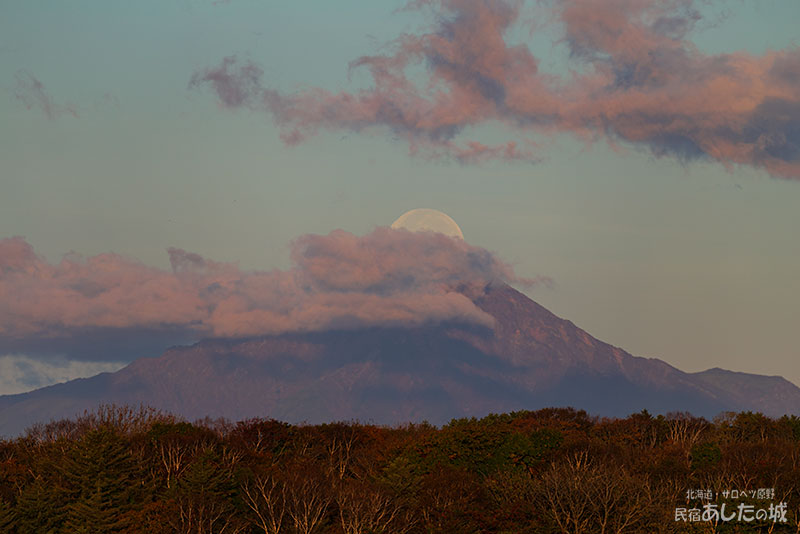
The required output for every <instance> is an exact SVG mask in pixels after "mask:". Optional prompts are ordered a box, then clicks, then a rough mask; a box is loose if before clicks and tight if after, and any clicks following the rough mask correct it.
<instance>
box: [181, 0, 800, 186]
mask: <svg viewBox="0 0 800 534" xmlns="http://www.w3.org/2000/svg"><path fill="white" fill-rule="evenodd" d="M541 4H542V2H540V3H538V4H537V5H541ZM545 5H547V6H548V12H549V15H548V16H543V17H542V16H540V17H539V19H537V20H536V21H535V24H530V22H529V17H527V16H523V11H524V10H525V8H526V4H525V3H524V2H521V1H511V0H417V1H414V2H410V3H409V4H408V6H407V9H410V10H420V11H422V12H423V13H426V14H428V15H429V17H430V21H431V22H430V24H429V25H428V26H427V27H426V28H425V29H423V30H421V31H419V32H417V33H409V34H405V35H402V36H401V37H399V38H397V39H396V40H395V41H393V42H392V43H391V44H390V46H389V50H390V51H389V52H388V53H386V54H383V55H368V56H363V57H360V58H357V59H355V60H354V61H353V62H352V63H351V64H350V68H351V69H366V70H367V71H368V73H369V75H370V77H371V80H372V84H371V86H370V87H369V88H366V89H362V90H358V91H353V92H347V91H342V92H332V91H329V90H326V89H322V88H315V89H310V90H305V91H301V92H297V93H292V94H288V93H281V92H278V91H276V90H274V89H272V88H269V87H267V86H265V85H264V84H263V82H262V70H261V68H260V67H258V66H257V65H255V64H254V63H252V62H244V63H240V62H239V61H238V60H237V59H236V58H235V57H233V56H231V57H226V58H225V59H224V60H223V61H222V63H221V64H220V65H219V66H218V67H215V68H210V69H206V70H201V71H198V72H197V73H195V75H194V76H193V77H192V80H191V84H190V85H191V86H192V87H198V86H201V85H209V86H210V87H211V88H212V89H213V90H214V92H215V93H216V95H217V97H218V98H219V102H220V104H221V105H222V106H224V107H226V108H239V107H248V108H251V109H263V110H265V111H267V112H268V113H270V114H271V115H272V117H273V119H274V121H275V122H276V123H277V124H278V125H279V127H280V128H281V137H282V139H283V140H284V142H286V143H287V144H296V143H300V142H302V141H304V140H305V139H306V138H308V137H309V136H312V135H314V134H316V133H318V132H320V131H323V130H349V131H354V132H360V131H363V130H366V129H370V128H382V129H385V130H387V131H389V132H391V133H392V134H393V135H394V136H396V137H398V138H401V139H403V140H405V141H406V142H407V143H408V145H409V148H410V151H411V152H412V153H413V154H419V155H423V156H429V157H450V158H454V159H456V160H459V161H461V162H465V163H471V162H477V161H483V160H486V159H513V160H532V161H533V160H536V159H537V158H538V157H539V155H538V154H537V151H536V139H537V138H539V137H541V136H545V137H546V136H552V135H554V134H557V133H562V132H566V133H571V134H574V135H575V136H577V137H579V138H580V139H582V140H589V141H593V140H599V139H604V140H606V141H607V142H609V143H612V144H616V143H626V144H630V145H632V146H636V147H642V148H645V149H647V150H649V151H650V152H651V153H652V154H654V155H656V156H668V157H673V158H677V159H678V160H681V161H691V160H696V159H709V160H715V161H717V162H719V163H721V164H723V165H725V166H726V167H732V166H733V165H737V164H739V165H748V166H752V167H756V168H761V169H764V170H766V171H767V172H769V173H770V174H772V175H773V176H776V177H783V178H791V179H798V178H800V117H798V111H797V109H798V105H800V92H798V84H797V79H798V76H800V50H798V49H797V48H789V49H786V50H780V51H770V52H767V53H765V54H763V55H760V56H756V55H752V54H748V53H746V52H732V53H723V54H705V53H703V52H701V51H700V50H699V49H698V48H697V47H696V46H695V44H694V43H693V42H692V40H691V37H692V34H693V31H694V29H695V27H696V26H697V24H698V22H699V21H700V20H701V14H700V12H699V10H698V9H697V8H696V6H695V2H694V1H693V0H555V1H553V2H552V3H551V4H545ZM539 15H541V13H539ZM550 15H552V16H550ZM545 19H546V20H550V19H552V22H550V25H551V26H554V27H556V28H557V29H558V30H559V31H560V41H559V42H560V43H561V44H564V45H565V46H567V47H568V50H569V67H570V74H569V75H566V76H555V75H553V74H548V73H545V72H543V71H542V70H541V69H540V59H539V58H538V57H536V56H535V55H534V54H533V53H532V52H531V50H530V48H529V47H528V46H527V45H526V44H525V43H521V44H510V43H509V34H510V33H511V31H512V30H513V29H515V28H518V27H520V26H522V25H529V29H530V31H532V32H535V31H543V27H544V26H545V25H546V24H545V23H544V22H542V21H543V20H545ZM415 66H423V67H424V74H423V75H422V76H419V75H414V76H412V75H410V74H409V73H410V72H411V70H412V67H415ZM482 125H501V126H502V127H503V129H504V131H505V132H507V135H508V136H509V139H508V140H507V141H505V142H503V143H499V144H487V143H483V142H480V141H478V140H476V139H472V138H471V137H470V132H471V131H472V130H473V129H474V128H473V127H477V126H482Z"/></svg>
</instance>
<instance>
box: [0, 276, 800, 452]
mask: <svg viewBox="0 0 800 534" xmlns="http://www.w3.org/2000/svg"><path fill="white" fill-rule="evenodd" d="M473 300H474V302H475V304H476V305H477V306H478V307H480V308H481V309H483V310H484V311H485V312H487V313H488V314H490V315H491V316H493V317H494V318H495V321H496V323H495V325H494V328H486V327H477V326H472V325H463V324H444V325H441V324H440V325H436V326H429V327H422V328H370V329H362V330H343V331H328V332H319V333H302V334H285V335H279V336H269V337H260V338H252V339H235V340H233V339H225V340H220V339H212V340H205V341H201V342H199V343H197V344H195V345H192V346H187V347H175V348H172V349H169V350H167V351H166V352H165V353H164V354H163V355H161V356H160V357H157V358H142V359H139V360H137V361H135V362H133V363H132V364H130V365H129V366H127V367H125V368H124V369H121V370H120V371H117V372H115V373H105V374H101V375H98V376H95V377H92V378H87V379H79V380H73V381H70V382H67V383H64V384H58V385H55V386H50V387H46V388H42V389H39V390H36V391H32V392H29V393H24V394H20V395H7V396H2V397H0V435H5V436H13V435H16V434H19V433H20V432H22V431H23V430H24V428H26V427H27V426H29V425H31V424H33V423H35V422H47V421H49V420H51V419H53V418H61V417H70V416H73V415H75V414H76V413H80V412H82V411H83V410H85V409H90V410H91V409H93V408H94V407H96V406H97V405H98V404H100V403H117V404H120V403H124V404H133V405H139V404H146V405H150V406H153V407H156V408H159V409H163V410H167V411H170V412H173V413H176V414H180V415H182V416H184V417H186V418H188V419H194V418H201V417H206V416H210V417H227V418H229V419H234V420H237V419H244V418H248V417H272V418H276V419H280V420H285V421H289V422H302V421H307V422H310V423H317V422H324V421H331V420H353V419H357V420H360V421H364V422H373V423H379V424H395V423H402V422H407V421H422V420H427V421H429V422H432V423H436V424H440V423H444V422H446V421H448V420H449V419H451V418H455V417H465V416H482V415H486V414H487V413H490V412H507V411H513V410H520V409H538V408H542V407H545V406H573V407H576V408H582V409H586V410H587V411H589V412H590V413H593V414H598V415H606V416H626V415H628V414H630V413H633V412H638V411H641V410H643V409H647V410H649V411H650V412H653V413H666V412H673V411H689V412H692V413H693V414H695V415H701V416H705V417H709V418H710V417H713V416H715V415H716V414H718V413H720V412H722V411H728V410H732V411H741V410H752V411H760V412H762V413H764V414H767V415H771V416H780V415H783V414H785V413H795V414H796V413H800V388H797V387H796V386H795V385H793V384H792V383H790V382H788V381H787V380H785V379H783V378H781V377H776V376H760V375H752V374H746V373H736V372H732V371H725V370H722V369H710V370H708V371H704V372H701V373H685V372H682V371H680V370H678V369H676V368H674V367H672V366H670V365H669V364H667V363H665V362H663V361H661V360H658V359H654V358H640V357H636V356H632V355H630V354H628V353H627V352H625V351H623V350H621V349H619V348H616V347H613V346H611V345H608V344H607V343H603V342H602V341H599V340H597V339H595V338H593V337H592V336H590V335H589V334H587V333H586V332H584V331H583V330H581V329H580V328H578V327H577V326H575V325H574V324H572V323H571V322H570V321H567V320H564V319H561V318H559V317H556V316H555V315H553V314H552V313H550V312H549V311H548V310H546V309H545V308H543V307H542V306H540V305H538V304H536V303H535V302H534V301H532V300H531V299H529V298H528V297H526V296H525V295H523V294H522V293H519V292H518V291H516V290H514V289H513V288H511V287H508V286H497V287H489V288H486V289H485V290H484V291H480V292H478V294H477V296H475V297H474V299H473Z"/></svg>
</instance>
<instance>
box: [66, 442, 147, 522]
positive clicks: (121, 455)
mask: <svg viewBox="0 0 800 534" xmlns="http://www.w3.org/2000/svg"><path fill="white" fill-rule="evenodd" d="M63 474H64V477H65V480H66V481H67V483H68V484H69V485H70V488H71V490H72V495H71V496H72V499H71V502H70V504H69V505H68V510H67V518H66V523H65V529H64V531H65V532H70V533H72V532H74V533H80V534H94V533H97V534H100V533H107V532H108V533H112V532H118V531H120V530H121V529H122V528H123V527H124V526H125V525H124V524H122V521H121V520H120V518H121V517H124V516H125V514H126V512H128V511H129V510H130V509H131V507H132V505H133V504H134V502H135V500H136V497H137V489H138V487H137V486H138V484H137V482H136V478H137V477H136V475H137V472H136V463H135V461H134V460H133V458H132V456H131V454H130V451H129V449H128V446H127V444H126V442H125V440H124V439H123V438H122V436H120V435H119V434H118V433H117V432H115V431H114V430H113V429H111V428H100V429H97V430H92V431H90V432H88V433H87V434H86V435H85V436H84V437H83V439H81V440H80V441H78V442H77V443H76V444H75V447H73V448H72V450H71V451H70V454H69V455H68V457H67V460H66V461H65V462H64V466H63Z"/></svg>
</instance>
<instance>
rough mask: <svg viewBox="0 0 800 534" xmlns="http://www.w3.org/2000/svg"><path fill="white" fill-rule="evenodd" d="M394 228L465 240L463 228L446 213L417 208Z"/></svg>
mask: <svg viewBox="0 0 800 534" xmlns="http://www.w3.org/2000/svg"><path fill="white" fill-rule="evenodd" d="M392 228H394V229H395V230H397V229H398V228H405V229H406V230H408V231H410V232H438V233H440V234H444V235H447V236H450V237H457V238H459V239H461V240H463V239H464V234H463V233H461V228H459V227H458V225H457V224H456V222H455V221H454V220H453V219H451V218H450V216H449V215H447V214H446V213H442V212H441V211H439V210H431V209H426V208H417V209H415V210H411V211H407V212H405V213H404V214H402V215H401V216H400V217H398V218H397V220H396V221H395V222H393V223H392Z"/></svg>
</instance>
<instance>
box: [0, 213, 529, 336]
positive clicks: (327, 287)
mask: <svg viewBox="0 0 800 534" xmlns="http://www.w3.org/2000/svg"><path fill="white" fill-rule="evenodd" d="M169 255H170V261H171V264H172V270H171V271H167V270H161V269H156V268H153V267H149V266H147V265H144V264H142V263H139V262H137V261H135V260H132V259H129V258H125V257H122V256H119V255H116V254H101V255H98V256H93V257H90V258H87V259H84V258H80V257H76V256H74V255H68V256H66V257H64V258H63V259H62V260H61V261H60V262H59V263H56V264H53V263H50V262H48V261H46V260H45V259H43V258H41V257H40V256H38V255H36V254H35V252H34V251H33V248H32V247H31V246H30V245H29V244H28V243H27V242H26V241H24V240H23V239H22V238H18V237H17V238H11V239H4V240H0V338H6V339H23V340H24V339H28V338H29V339H41V338H47V337H65V336H66V337H68V336H69V334H70V333H71V332H80V333H85V332H90V331H92V330H97V329H135V330H143V329H144V330H158V329H172V330H189V331H194V332H196V333H197V334H198V336H222V337H227V336H253V335H262V334H278V333H283V332H290V331H315V330H324V329H330V328H356V327H364V326H411V325H414V326H417V325H422V324H426V323H441V322H446V321H458V322H467V323H476V324H481V325H485V326H491V324H492V320H491V318H490V317H489V316H488V315H486V314H485V313H484V312H483V311H481V310H480V309H478V308H477V307H476V306H475V305H474V304H473V303H472V301H471V300H470V299H469V298H468V297H467V296H465V294H464V293H465V289H464V288H465V287H467V286H468V287H471V288H482V287H485V286H486V285H487V284H491V283H497V282H507V281H518V282H526V281H525V280H521V279H519V278H517V277H516V276H515V275H514V273H513V271H512V269H511V268H510V267H509V266H508V265H506V264H504V263H502V262H500V261H499V260H497V259H496V258H495V257H494V256H493V255H492V254H490V253H489V252H488V251H486V250H484V249H481V248H478V247H473V246H470V245H468V244H466V243H465V242H463V241H461V240H455V239H451V238H448V237H446V236H443V235H440V234H424V233H423V234H419V233H417V234H414V233H410V232H408V231H405V230H391V229H388V228H378V229H376V230H375V231H373V232H372V233H370V234H367V235H365V236H355V235H353V234H349V233H347V232H343V231H341V230H337V231H334V232H331V233H330V234H328V235H326V236H321V235H306V236H302V237H300V238H299V239H297V240H296V241H295V242H294V243H293V244H292V260H293V264H294V266H293V267H292V268H291V269H289V270H287V271H269V272H259V271H243V270H241V269H239V268H238V267H237V266H236V265H234V264H228V263H218V262H214V261H211V260H207V259H205V258H203V257H201V256H199V255H197V254H191V253H188V252H185V251H183V250H180V249H174V248H171V249H169ZM23 345H24V344H23ZM17 346H20V345H19V344H17Z"/></svg>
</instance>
